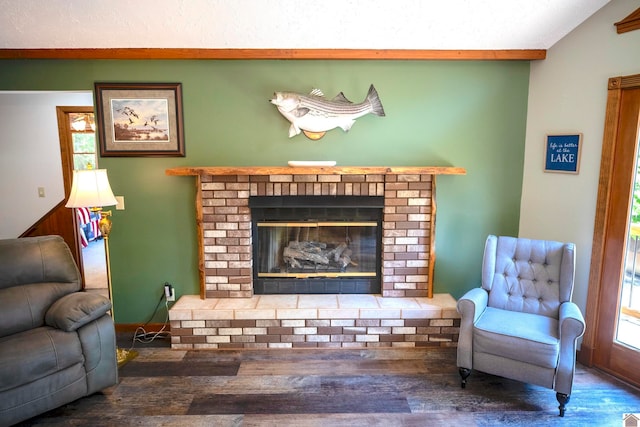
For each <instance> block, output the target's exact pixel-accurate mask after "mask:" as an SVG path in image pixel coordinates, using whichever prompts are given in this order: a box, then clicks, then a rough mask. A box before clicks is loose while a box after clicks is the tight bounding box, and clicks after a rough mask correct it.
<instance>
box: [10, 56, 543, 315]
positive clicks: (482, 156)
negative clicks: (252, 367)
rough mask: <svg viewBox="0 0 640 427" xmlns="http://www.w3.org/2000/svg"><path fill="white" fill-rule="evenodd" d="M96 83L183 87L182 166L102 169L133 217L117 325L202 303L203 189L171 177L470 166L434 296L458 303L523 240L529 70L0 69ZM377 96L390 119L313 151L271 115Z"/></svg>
mask: <svg viewBox="0 0 640 427" xmlns="http://www.w3.org/2000/svg"><path fill="white" fill-rule="evenodd" d="M96 81H100V82H180V83H182V85H183V107H184V128H185V141H186V157H167V158H123V157H107V158H101V159H100V164H99V166H100V167H101V168H106V169H108V171H109V179H110V181H111V185H112V187H113V190H114V193H115V194H116V195H122V196H124V197H125V205H126V210H123V211H115V210H114V211H113V218H112V219H113V223H114V227H113V231H112V234H111V237H110V239H109V241H110V248H111V251H110V252H111V268H112V280H113V289H114V300H115V316H116V322H117V323H144V322H146V321H149V320H150V319H151V316H152V315H153V313H154V310H155V308H156V305H157V303H158V301H159V299H160V297H161V294H162V285H163V283H164V282H165V281H168V282H170V283H172V284H173V285H174V286H175V288H176V291H177V295H178V297H180V296H181V295H186V294H198V293H199V283H198V280H199V279H198V270H197V265H198V255H197V241H196V224H195V198H194V197H195V179H194V178H193V177H170V176H166V175H165V170H166V169H167V168H172V167H178V166H272V165H286V163H287V161H288V160H336V161H337V163H338V164H339V165H341V166H348V165H353V166H457V167H464V168H466V169H467V175H464V176H444V175H443V176H438V178H437V202H438V215H437V225H436V233H437V234H436V248H437V249H436V251H437V261H436V271H435V292H436V293H442V292H446V293H451V294H452V295H453V296H454V297H456V298H458V297H460V296H461V295H462V294H463V293H464V292H465V291H466V290H468V289H470V288H472V287H475V286H478V284H479V283H480V267H481V261H482V252H483V249H484V241H485V239H486V236H487V235H488V234H506V235H517V234H518V223H519V212H520V197H521V191H522V175H523V164H524V141H525V127H526V117H527V95H528V84H529V62H526V61H514V62H507V61H485V62H483V61H357V60H353V61H338V60H336V61H324V60H310V61H304V60H278V61H267V60H241V61H235V60H228V61H223V60H176V61H159V60H149V61H145V60H137V61H124V60H78V61H76V60H3V61H0V90H92V89H93V84H94V82H96ZM372 83H373V84H374V85H375V87H376V89H377V90H378V93H379V95H380V98H381V100H382V103H383V106H384V109H385V112H386V117H377V116H373V115H368V116H365V117H362V118H360V119H358V120H357V121H356V123H355V125H354V126H353V128H352V129H351V131H350V132H348V133H345V132H343V131H342V130H341V129H334V130H332V131H329V132H327V134H326V135H325V137H324V138H322V139H320V140H319V141H315V142H314V141H310V140H308V139H307V138H306V137H304V136H303V135H299V136H296V137H293V138H291V139H290V138H289V137H288V128H289V122H287V121H286V119H284V117H282V116H281V115H280V114H279V113H278V111H277V110H276V108H275V106H273V105H271V104H270V103H269V102H268V100H269V98H271V96H272V95H273V92H274V91H293V92H301V93H307V92H309V91H310V90H311V89H312V88H319V89H321V90H322V91H323V92H324V93H325V95H327V97H328V98H333V96H335V95H336V94H337V93H338V92H344V94H345V96H346V97H347V98H348V99H350V100H351V101H353V102H360V101H362V100H363V99H364V97H365V95H366V93H367V90H368V88H369V85H370V84H372ZM52 114H55V112H52ZM541 161H542V160H541ZM161 313H162V310H161ZM151 320H152V321H154V322H161V321H164V316H163V315H162V314H158V315H156V317H155V318H153V319H151Z"/></svg>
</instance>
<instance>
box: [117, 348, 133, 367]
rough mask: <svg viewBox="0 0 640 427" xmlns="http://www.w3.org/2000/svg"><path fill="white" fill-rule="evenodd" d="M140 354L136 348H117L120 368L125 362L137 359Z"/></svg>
mask: <svg viewBox="0 0 640 427" xmlns="http://www.w3.org/2000/svg"><path fill="white" fill-rule="evenodd" d="M137 356H138V352H137V351H135V350H126V349H124V348H119V347H118V348H116V359H117V360H118V368H120V367H122V366H123V365H124V364H125V363H127V362H129V361H131V360H133V359H135V358H136V357H137Z"/></svg>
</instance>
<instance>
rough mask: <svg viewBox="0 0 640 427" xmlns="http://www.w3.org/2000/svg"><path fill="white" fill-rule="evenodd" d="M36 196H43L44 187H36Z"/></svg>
mask: <svg viewBox="0 0 640 427" xmlns="http://www.w3.org/2000/svg"><path fill="white" fill-rule="evenodd" d="M38 197H44V187H38Z"/></svg>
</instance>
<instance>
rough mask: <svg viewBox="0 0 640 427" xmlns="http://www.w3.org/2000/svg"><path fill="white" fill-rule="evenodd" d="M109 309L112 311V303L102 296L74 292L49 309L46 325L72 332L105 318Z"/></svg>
mask: <svg viewBox="0 0 640 427" xmlns="http://www.w3.org/2000/svg"><path fill="white" fill-rule="evenodd" d="M109 309H111V301H109V299H108V298H105V297H103V296H102V295H99V294H96V293H89V292H74V293H72V294H69V295H65V296H64V297H62V298H60V299H59V300H57V301H56V302H54V303H53V304H52V305H51V307H49V310H48V311H47V314H46V315H45V323H46V324H47V325H49V326H52V327H54V328H58V329H62V330H63V331H66V332H71V331H75V330H76V329H78V328H80V327H81V326H84V325H86V324H87V323H89V322H92V321H93V320H95V319H98V318H99V317H102V316H104V315H105V314H106V313H107V312H108V311H109Z"/></svg>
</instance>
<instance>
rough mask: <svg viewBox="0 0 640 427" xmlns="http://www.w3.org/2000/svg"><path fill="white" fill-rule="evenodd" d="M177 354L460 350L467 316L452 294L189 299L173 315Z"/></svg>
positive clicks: (181, 299)
mask: <svg viewBox="0 0 640 427" xmlns="http://www.w3.org/2000/svg"><path fill="white" fill-rule="evenodd" d="M169 319H170V321H171V348H173V349H183V350H185V349H242V348H245V349H246V348H260V349H266V348H305V347H307V348H308V347H324V348H326V347H330V348H331V347H335V348H361V347H428V346H431V347H450V346H456V345H457V341H458V332H459V326H460V316H459V315H458V313H457V312H456V301H455V299H454V298H453V297H452V296H451V295H449V294H435V295H434V296H433V298H426V297H415V298H382V297H381V296H380V295H347V294H341V295H256V296H253V297H252V298H208V299H201V298H200V297H199V296H197V295H185V296H183V297H181V298H180V299H179V300H178V302H177V303H176V304H175V305H174V306H173V307H172V308H171V309H170V310H169Z"/></svg>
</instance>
